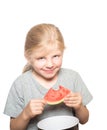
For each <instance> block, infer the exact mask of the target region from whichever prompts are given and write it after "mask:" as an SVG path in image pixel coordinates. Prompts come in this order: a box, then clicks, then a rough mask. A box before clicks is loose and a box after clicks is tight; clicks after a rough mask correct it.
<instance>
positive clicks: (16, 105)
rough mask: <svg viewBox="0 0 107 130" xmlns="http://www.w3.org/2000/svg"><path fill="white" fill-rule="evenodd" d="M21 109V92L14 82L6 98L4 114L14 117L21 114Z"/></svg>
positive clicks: (22, 102)
mask: <svg viewBox="0 0 107 130" xmlns="http://www.w3.org/2000/svg"><path fill="white" fill-rule="evenodd" d="M23 107H24V100H23V95H22V91H21V90H20V88H19V87H18V85H16V84H15V82H14V83H13V85H12V87H11V89H10V91H9V94H8V97H7V101H6V105H5V109H4V114H6V115H8V116H10V117H16V116H18V115H19V114H20V113H21V111H22V110H23Z"/></svg>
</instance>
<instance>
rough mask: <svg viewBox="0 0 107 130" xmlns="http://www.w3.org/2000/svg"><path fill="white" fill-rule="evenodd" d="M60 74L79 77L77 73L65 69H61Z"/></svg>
mask: <svg viewBox="0 0 107 130" xmlns="http://www.w3.org/2000/svg"><path fill="white" fill-rule="evenodd" d="M60 73H61V74H64V75H72V76H76V75H79V74H78V72H77V71H75V70H72V69H67V68H61V70H60Z"/></svg>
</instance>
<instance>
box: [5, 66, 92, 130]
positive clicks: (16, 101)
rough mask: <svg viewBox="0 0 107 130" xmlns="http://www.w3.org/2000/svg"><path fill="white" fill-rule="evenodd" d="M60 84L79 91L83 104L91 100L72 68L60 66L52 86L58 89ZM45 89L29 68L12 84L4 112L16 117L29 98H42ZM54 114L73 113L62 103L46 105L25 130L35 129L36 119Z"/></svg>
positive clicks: (86, 89) (89, 94)
mask: <svg viewBox="0 0 107 130" xmlns="http://www.w3.org/2000/svg"><path fill="white" fill-rule="evenodd" d="M60 85H61V86H64V87H66V88H68V89H70V90H71V91H73V92H80V93H81V95H82V102H83V104H84V105H87V104H88V103H89V102H90V101H91V100H92V95H91V93H90V92H89V90H88V88H87V87H86V85H85V84H84V82H83V80H82V79H81V77H80V75H79V74H78V73H77V72H75V71H73V70H70V69H64V68H61V70H60V71H59V74H58V80H57V82H56V83H55V85H54V86H52V87H53V88H54V89H58V87H59V86H60ZM47 91H48V89H46V88H44V87H43V86H42V85H41V84H40V83H39V82H37V81H36V79H35V77H34V76H33V75H32V71H31V70H30V71H27V72H25V73H23V74H22V75H20V76H19V77H18V78H17V79H16V80H15V81H14V82H13V84H12V87H11V89H10V91H9V94H8V98H7V102H6V105H5V109H4V114H7V115H8V116H10V117H14V118H15V117H17V116H18V115H19V114H20V113H21V112H22V110H23V109H24V107H25V106H26V105H27V104H28V102H29V101H30V100H31V99H34V98H37V99H39V98H43V97H44V95H45V94H46V92H47ZM56 115H73V110H72V108H69V107H67V106H65V105H64V103H61V104H58V105H46V106H45V110H44V112H43V113H42V114H41V115H38V116H36V117H35V118H33V119H31V121H30V123H29V124H28V127H27V130H37V122H38V121H40V120H41V119H44V118H46V117H50V116H56Z"/></svg>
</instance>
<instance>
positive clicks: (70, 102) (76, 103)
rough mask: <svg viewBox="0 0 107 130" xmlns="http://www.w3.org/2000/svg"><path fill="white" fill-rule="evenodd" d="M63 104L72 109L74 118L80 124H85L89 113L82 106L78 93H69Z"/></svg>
mask: <svg viewBox="0 0 107 130" xmlns="http://www.w3.org/2000/svg"><path fill="white" fill-rule="evenodd" d="M64 103H65V105H66V106H68V107H72V108H73V109H74V112H75V116H76V117H77V118H78V119H79V122H80V123H81V124H85V123H86V122H87V121H88V119H89V111H88V109H87V108H86V107H85V106H84V105H83V104H82V97H81V95H80V94H79V93H73V92H71V93H70V94H68V95H67V96H66V98H65V99H64Z"/></svg>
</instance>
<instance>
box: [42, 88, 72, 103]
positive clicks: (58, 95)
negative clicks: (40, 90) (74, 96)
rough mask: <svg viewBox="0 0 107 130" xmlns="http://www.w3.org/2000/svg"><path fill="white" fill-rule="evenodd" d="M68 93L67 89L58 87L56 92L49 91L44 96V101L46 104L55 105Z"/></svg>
mask: <svg viewBox="0 0 107 130" xmlns="http://www.w3.org/2000/svg"><path fill="white" fill-rule="evenodd" d="M69 93H70V90H69V89H67V88H65V87H63V86H59V89H58V90H55V89H53V88H51V89H49V91H48V92H47V93H46V95H45V96H44V99H45V100H46V102H47V104H50V105H55V104H59V103H61V102H62V101H63V99H64V97H65V96H66V95H67V94H69Z"/></svg>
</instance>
